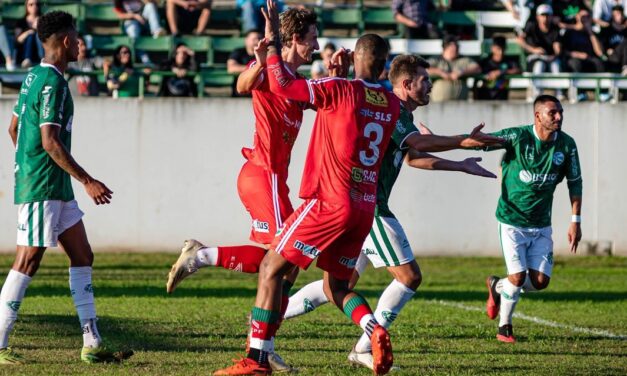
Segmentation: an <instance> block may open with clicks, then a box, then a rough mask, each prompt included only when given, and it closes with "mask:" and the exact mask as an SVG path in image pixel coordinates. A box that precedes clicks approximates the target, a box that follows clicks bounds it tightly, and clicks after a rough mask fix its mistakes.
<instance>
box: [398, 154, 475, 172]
mask: <svg viewBox="0 0 627 376" xmlns="http://www.w3.org/2000/svg"><path fill="white" fill-rule="evenodd" d="M407 164H409V165H410V166H411V167H414V168H419V169H421V170H440V171H463V164H462V163H461V162H455V161H451V160H448V159H443V158H439V157H436V156H434V155H431V154H428V153H420V157H419V158H414V159H411V160H409V161H407Z"/></svg>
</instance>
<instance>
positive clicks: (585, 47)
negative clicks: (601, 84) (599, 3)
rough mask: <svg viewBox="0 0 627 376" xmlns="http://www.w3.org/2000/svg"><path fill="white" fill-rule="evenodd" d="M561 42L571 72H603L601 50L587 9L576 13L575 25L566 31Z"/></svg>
mask: <svg viewBox="0 0 627 376" xmlns="http://www.w3.org/2000/svg"><path fill="white" fill-rule="evenodd" d="M562 40H563V46H564V56H565V57H566V65H567V66H568V69H569V70H570V71H571V72H575V73H580V72H591V73H599V72H603V71H605V66H604V64H603V61H602V60H601V57H602V56H603V48H602V47H601V43H600V42H599V39H598V38H597V36H596V35H595V34H594V32H593V31H592V17H590V12H589V11H588V10H587V9H581V10H580V11H579V13H577V16H576V18H575V24H574V25H573V27H572V28H571V29H567V30H566V32H565V33H564V36H563V38H562Z"/></svg>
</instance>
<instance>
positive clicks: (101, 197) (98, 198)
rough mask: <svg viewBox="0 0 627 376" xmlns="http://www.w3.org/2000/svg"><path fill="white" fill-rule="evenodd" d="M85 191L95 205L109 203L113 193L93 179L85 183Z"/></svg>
mask: <svg viewBox="0 0 627 376" xmlns="http://www.w3.org/2000/svg"><path fill="white" fill-rule="evenodd" d="M85 191H86V192H87V195H89V197H91V199H92V200H94V203H95V204H96V205H104V204H108V203H110V202H111V195H112V194H113V191H112V190H110V189H109V188H107V186H106V185H104V184H103V183H102V182H100V181H98V180H95V179H94V180H90V181H88V182H87V183H85Z"/></svg>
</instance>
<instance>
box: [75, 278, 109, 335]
mask: <svg viewBox="0 0 627 376" xmlns="http://www.w3.org/2000/svg"><path fill="white" fill-rule="evenodd" d="M91 272H92V269H91V266H79V267H71V268H70V292H71V293H72V300H73V301H74V306H75V307H76V313H77V314H78V319H79V320H80V322H81V327H82V328H83V346H84V347H98V346H99V345H100V343H101V342H102V339H101V338H100V333H98V327H97V326H96V305H95V304H94V289H93V286H92V284H91Z"/></svg>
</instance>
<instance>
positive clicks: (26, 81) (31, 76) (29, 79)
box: [24, 73, 37, 87]
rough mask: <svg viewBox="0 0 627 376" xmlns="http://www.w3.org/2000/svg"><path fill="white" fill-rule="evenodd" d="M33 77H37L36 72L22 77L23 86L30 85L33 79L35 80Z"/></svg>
mask: <svg viewBox="0 0 627 376" xmlns="http://www.w3.org/2000/svg"><path fill="white" fill-rule="evenodd" d="M35 78H37V75H36V74H33V73H29V74H28V76H26V78H25V79H24V86H26V87H30V85H32V84H33V81H35Z"/></svg>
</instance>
